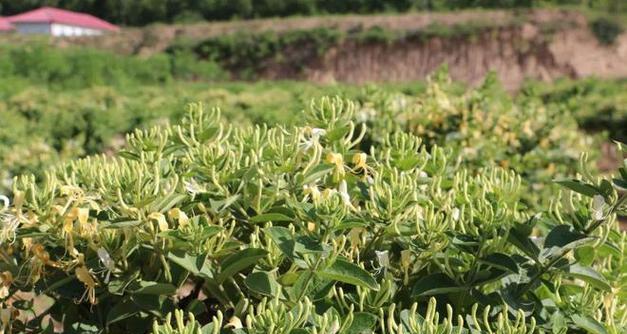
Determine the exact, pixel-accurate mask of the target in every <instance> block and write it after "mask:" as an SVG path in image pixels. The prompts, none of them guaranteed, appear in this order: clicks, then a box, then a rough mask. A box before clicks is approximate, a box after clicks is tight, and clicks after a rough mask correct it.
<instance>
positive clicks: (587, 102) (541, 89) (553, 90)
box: [519, 78, 627, 142]
mask: <svg viewBox="0 0 627 334" xmlns="http://www.w3.org/2000/svg"><path fill="white" fill-rule="evenodd" d="M519 99H538V100H539V101H540V102H541V103H543V104H545V105H547V107H549V108H558V109H561V110H564V112H568V113H571V114H572V115H573V117H574V118H575V120H576V121H577V123H579V126H580V127H581V128H583V129H587V130H589V131H596V132H600V131H605V132H607V133H608V135H609V137H610V138H611V139H614V140H620V141H622V142H625V141H627V132H625V129H626V128H627V81H626V80H610V81H604V80H599V79H594V78H589V79H582V80H577V81H573V80H560V81H557V82H555V83H553V84H546V83H529V84H527V85H525V87H523V89H522V93H521V94H520V95H519Z"/></svg>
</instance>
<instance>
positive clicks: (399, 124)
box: [355, 69, 600, 207]
mask: <svg viewBox="0 0 627 334" xmlns="http://www.w3.org/2000/svg"><path fill="white" fill-rule="evenodd" d="M457 90H458V88H457V87H456V85H455V84H454V83H453V82H452V81H451V79H450V77H449V76H448V73H447V71H446V69H442V70H440V71H438V72H436V73H434V74H433V75H432V77H431V78H429V80H428V83H427V87H426V90H425V92H424V93H419V94H416V95H401V94H397V93H393V92H392V93H390V92H385V91H380V90H375V91H373V92H369V93H368V94H365V95H364V96H363V97H362V98H361V109H360V111H359V112H358V113H357V114H356V116H357V117H356V119H355V121H356V122H357V123H363V124H367V125H368V126H369V127H370V128H371V129H372V130H371V132H370V136H369V138H367V139H366V140H365V142H366V143H367V144H369V143H374V144H377V143H380V142H381V141H382V140H383V139H384V138H385V137H386V134H387V133H391V132H392V133H393V132H410V133H413V134H415V135H416V136H418V137H420V138H421V139H423V141H424V144H425V145H427V146H428V147H430V146H432V145H439V146H443V147H446V148H447V149H452V150H453V152H454V153H453V156H454V157H455V158H454V159H455V162H456V163H459V164H460V165H462V166H464V167H466V168H469V169H471V170H476V169H478V168H484V167H488V166H491V165H494V164H498V165H500V166H501V167H503V168H505V169H512V170H514V171H516V172H517V173H518V174H519V175H521V176H522V179H523V185H524V187H525V188H527V191H526V192H525V194H524V196H523V203H524V204H525V205H527V206H537V205H538V204H540V207H541V206H543V205H544V206H545V205H548V201H549V200H550V199H551V198H552V197H554V196H555V194H556V192H557V191H558V189H557V187H556V186H555V185H553V184H552V183H551V182H550V181H551V180H553V179H556V178H564V177H572V176H574V175H575V174H576V172H577V168H579V167H580V166H578V165H579V164H578V162H579V155H580V152H583V151H587V152H588V153H589V154H590V156H591V157H590V159H589V160H588V161H590V162H589V163H588V165H587V166H586V168H588V169H594V164H592V162H594V160H595V159H597V158H598V157H599V154H598V149H595V148H596V147H599V146H600V144H599V141H600V137H598V136H597V137H595V136H592V135H588V134H585V133H584V132H583V131H582V130H581V128H579V127H578V125H577V121H576V119H575V118H574V117H573V115H571V114H570V113H569V112H568V110H565V109H564V108H561V107H560V108H558V107H557V106H556V105H552V106H550V107H549V106H545V105H543V104H542V103H541V102H540V101H538V100H537V99H533V98H520V99H517V100H515V99H514V98H512V97H511V96H510V95H509V94H507V93H506V92H505V91H503V88H502V86H501V85H500V84H499V83H498V82H497V80H496V77H495V76H494V74H491V75H489V76H488V77H486V79H485V81H484V82H483V84H482V85H481V86H479V87H478V88H475V89H468V90H466V91H463V92H461V93H456V92H455V91H457Z"/></svg>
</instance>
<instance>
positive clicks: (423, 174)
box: [418, 171, 429, 191]
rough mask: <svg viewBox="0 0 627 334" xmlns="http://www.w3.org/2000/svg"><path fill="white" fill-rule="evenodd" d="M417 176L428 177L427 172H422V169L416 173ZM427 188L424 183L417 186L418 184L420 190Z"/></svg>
mask: <svg viewBox="0 0 627 334" xmlns="http://www.w3.org/2000/svg"><path fill="white" fill-rule="evenodd" d="M418 176H419V177H421V178H428V177H429V174H427V173H426V172H424V171H420V173H419V174H418ZM427 188H428V186H427V185H426V184H421V185H419V186H418V189H420V190H422V191H425V190H427Z"/></svg>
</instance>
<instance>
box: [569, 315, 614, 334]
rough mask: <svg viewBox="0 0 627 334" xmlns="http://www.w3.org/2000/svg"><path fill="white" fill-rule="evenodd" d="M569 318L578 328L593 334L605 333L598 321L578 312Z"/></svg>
mask: <svg viewBox="0 0 627 334" xmlns="http://www.w3.org/2000/svg"><path fill="white" fill-rule="evenodd" d="M570 319H571V320H572V321H573V322H574V323H575V325H577V326H578V327H579V328H582V329H585V330H586V331H588V332H589V333H593V334H607V331H606V330H605V327H603V325H602V324H600V323H599V322H598V321H596V320H594V319H592V318H590V317H588V316H585V315H579V314H573V315H572V316H571V317H570Z"/></svg>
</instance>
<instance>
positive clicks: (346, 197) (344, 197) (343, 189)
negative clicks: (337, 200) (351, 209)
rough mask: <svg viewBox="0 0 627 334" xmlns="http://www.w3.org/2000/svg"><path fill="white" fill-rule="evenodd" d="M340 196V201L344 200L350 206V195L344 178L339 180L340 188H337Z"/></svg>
mask: <svg viewBox="0 0 627 334" xmlns="http://www.w3.org/2000/svg"><path fill="white" fill-rule="evenodd" d="M338 192H339V194H340V197H341V198H342V202H344V204H345V205H347V206H352V204H351V196H350V195H349V194H348V187H347V185H346V180H342V182H340V189H339V190H338Z"/></svg>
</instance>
